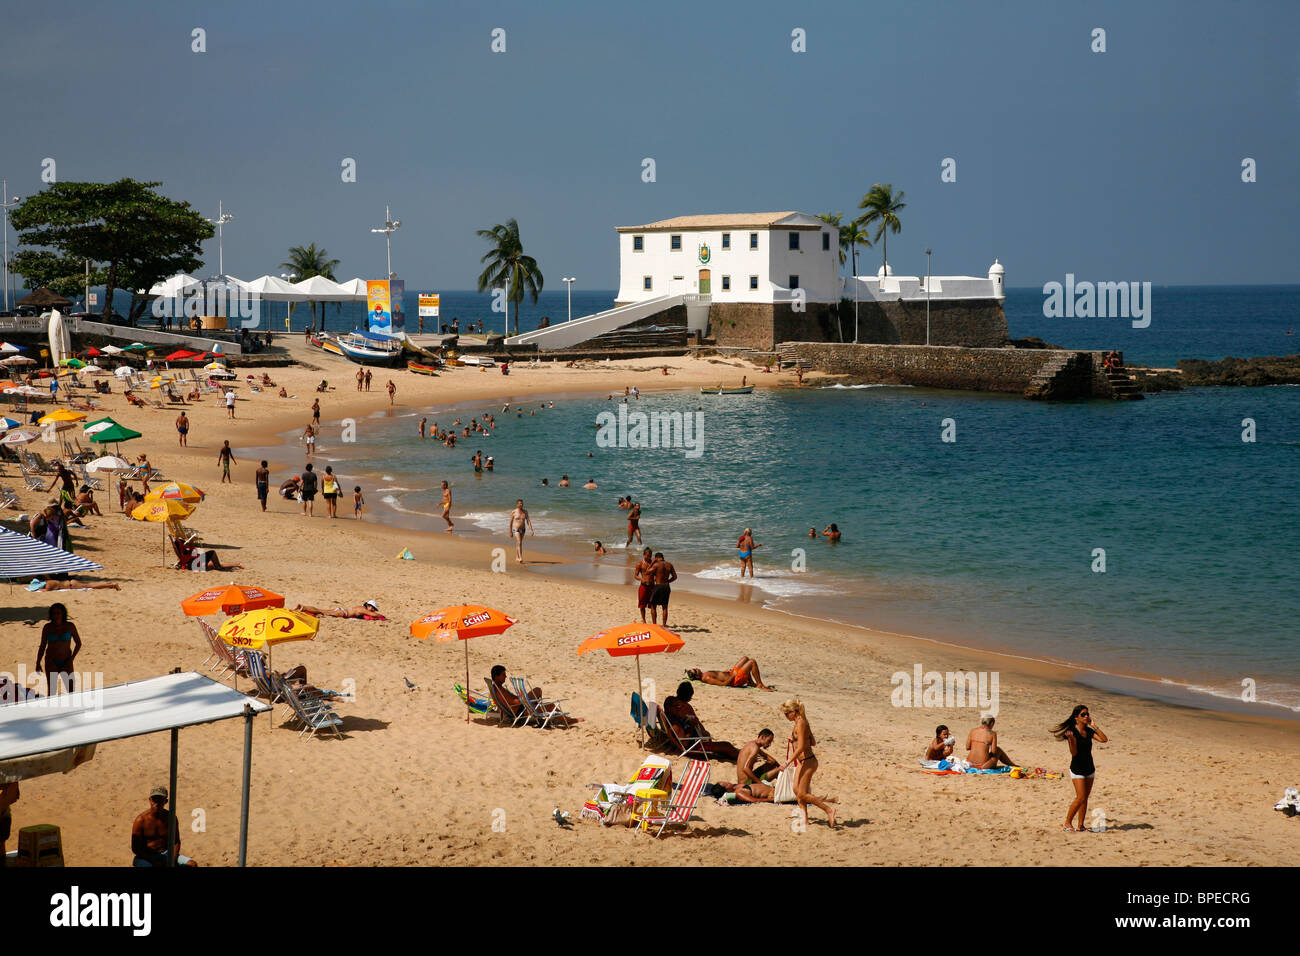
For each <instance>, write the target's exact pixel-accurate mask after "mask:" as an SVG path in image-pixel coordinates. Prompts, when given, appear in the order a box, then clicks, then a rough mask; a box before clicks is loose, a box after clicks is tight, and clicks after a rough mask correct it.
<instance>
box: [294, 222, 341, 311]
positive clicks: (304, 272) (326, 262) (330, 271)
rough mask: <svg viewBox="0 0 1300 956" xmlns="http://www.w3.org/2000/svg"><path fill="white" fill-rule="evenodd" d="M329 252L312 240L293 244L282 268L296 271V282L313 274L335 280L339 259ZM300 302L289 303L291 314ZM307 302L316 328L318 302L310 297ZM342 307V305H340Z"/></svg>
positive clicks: (322, 305)
mask: <svg viewBox="0 0 1300 956" xmlns="http://www.w3.org/2000/svg"><path fill="white" fill-rule="evenodd" d="M329 255H330V254H329V253H328V252H326V251H325V248H324V247H321V248H320V249H317V248H316V243H314V242H310V243H308V244H307V245H305V246H291V247H290V249H289V258H288V259H286V260H285V261H284V262H281V263H280V268H281V269H286V270H288V271H289V272H293V273H296V274H297V276H298V278H297V279H295V280H294V281H295V282H301V281H302V280H303V279H310V278H312V277H313V276H321V277H322V278H325V279H329V280H330V281H331V282H333V281H335V280H334V269H335V267H337V266H338V264H339V260H337V259H331V258H330V257H329ZM297 304H298V303H296V302H292V303H290V304H289V314H290V315H293V310H294V306H296V305H297ZM307 304H308V305H310V306H311V326H312V328H313V329H314V328H316V304H317V303H316V302H315V300H311V299H309V300H308V301H307ZM339 308H342V306H339ZM324 324H325V304H324V303H321V325H322V327H323V326H324Z"/></svg>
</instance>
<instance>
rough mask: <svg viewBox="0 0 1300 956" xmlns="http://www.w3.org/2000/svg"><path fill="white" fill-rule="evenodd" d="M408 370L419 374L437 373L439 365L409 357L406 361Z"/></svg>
mask: <svg viewBox="0 0 1300 956" xmlns="http://www.w3.org/2000/svg"><path fill="white" fill-rule="evenodd" d="M406 368H407V371H411V372H415V373H416V374H418V375H437V374H438V366H436V365H432V364H429V363H426V362H417V361H415V360H414V359H409V360H408V361H407V363H406Z"/></svg>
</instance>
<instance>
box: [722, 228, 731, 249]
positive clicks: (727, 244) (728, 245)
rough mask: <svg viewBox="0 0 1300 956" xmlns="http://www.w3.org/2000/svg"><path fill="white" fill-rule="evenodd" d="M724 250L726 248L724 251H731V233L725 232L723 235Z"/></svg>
mask: <svg viewBox="0 0 1300 956" xmlns="http://www.w3.org/2000/svg"><path fill="white" fill-rule="evenodd" d="M722 248H724V249H730V248H731V233H729V232H724V233H723V234H722Z"/></svg>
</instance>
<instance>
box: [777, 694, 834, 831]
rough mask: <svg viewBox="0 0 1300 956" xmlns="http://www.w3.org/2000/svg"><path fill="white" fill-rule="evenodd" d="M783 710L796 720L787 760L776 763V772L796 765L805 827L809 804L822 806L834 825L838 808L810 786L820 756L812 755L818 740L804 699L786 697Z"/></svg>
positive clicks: (796, 793)
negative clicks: (816, 795)
mask: <svg viewBox="0 0 1300 956" xmlns="http://www.w3.org/2000/svg"><path fill="white" fill-rule="evenodd" d="M781 713H783V714H785V719H786V720H789V721H791V722H792V723H793V724H794V728H793V730H791V732H790V739H789V741H787V743H786V749H785V753H786V761H785V763H783V764H781V766H779V767H777V768H776V769H777V772H778V773H779V772H780V771H782V770H785V769H786V768H787V767H789V766H790V765H791V764H794V765H795V768H796V769H795V776H794V796H795V799H796V800H798V801H799V810H800V812H802V813H803V825H804V828H805V829H806V828H807V826H808V804H810V803H811V804H812V805H813V806H815V807H817V808H818V809H820V810H821V811H822V812H823V813H825V814H826V816H827V818H828V819H829V821H830V825H831V827H832V828H834V826H835V811H834V810H832V809H831V808H830V804H829V801H827V800H823V799H822V798H821V797H814V796H813V795H812V794H811V793H810V792H809V789H810V787H811V785H812V778H813V774H815V773H816V772H817V758H816V756H814V755H813V745H814V744H816V743H817V740H816V738H814V737H813V732H812V728H811V727H810V726H809V725H808V717H807V715H806V714H805V712H804V706H803V703H802V702H801V701H800V700H798V699H791V700H787V701H785V702H784V703H783V704H782V705H781Z"/></svg>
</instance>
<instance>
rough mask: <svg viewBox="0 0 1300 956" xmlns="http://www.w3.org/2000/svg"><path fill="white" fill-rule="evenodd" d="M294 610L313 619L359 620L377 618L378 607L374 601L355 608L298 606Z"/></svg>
mask: <svg viewBox="0 0 1300 956" xmlns="http://www.w3.org/2000/svg"><path fill="white" fill-rule="evenodd" d="M294 610H295V611H301V612H302V613H303V614H311V615H314V616H315V617H344V618H354V619H360V620H370V619H371V618H377V617H379V605H378V604H376V603H375V602H374V601H367V602H366V603H365V604H358V605H357V606H356V607H312V606H311V605H310V604H299V605H298V606H297V607H295V608H294Z"/></svg>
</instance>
